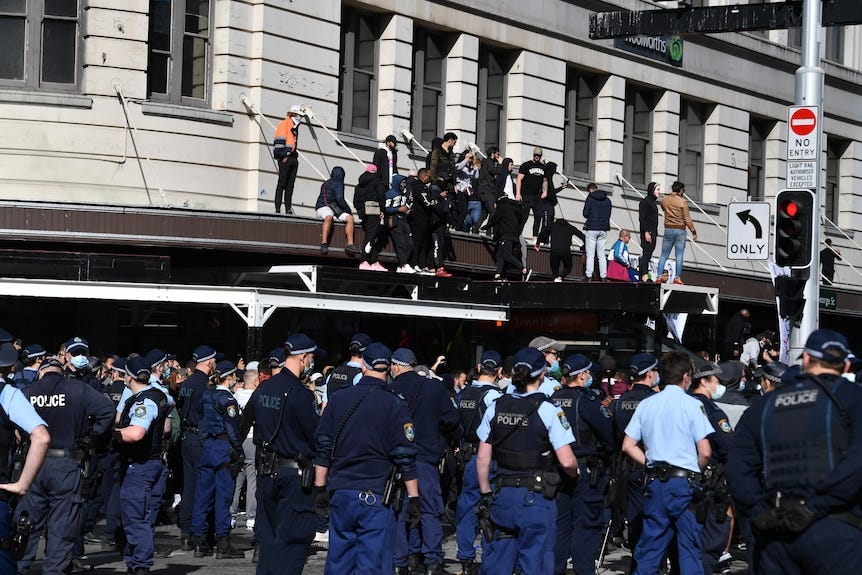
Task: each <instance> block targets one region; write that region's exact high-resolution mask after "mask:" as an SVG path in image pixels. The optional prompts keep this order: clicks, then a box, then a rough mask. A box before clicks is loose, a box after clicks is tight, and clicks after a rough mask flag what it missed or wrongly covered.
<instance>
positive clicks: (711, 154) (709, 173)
mask: <svg viewBox="0 0 862 575" xmlns="http://www.w3.org/2000/svg"><path fill="white" fill-rule="evenodd" d="M703 136H704V142H703V201H704V202H705V203H707V204H720V205H726V204H727V203H728V202H730V201H731V200H732V199H737V200H746V199H747V198H748V142H749V113H748V112H746V111H744V110H738V109H736V108H731V107H729V106H722V105H720V104H719V105H716V106H715V107H714V108H713V110H712V113H711V114H710V115H709V117H708V118H707V119H706V123H705V125H704V132H703Z"/></svg>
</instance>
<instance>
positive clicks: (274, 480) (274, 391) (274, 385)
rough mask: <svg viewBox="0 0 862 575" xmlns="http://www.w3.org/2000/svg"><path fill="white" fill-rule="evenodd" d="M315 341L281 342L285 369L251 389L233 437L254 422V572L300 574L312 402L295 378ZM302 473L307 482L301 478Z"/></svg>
mask: <svg viewBox="0 0 862 575" xmlns="http://www.w3.org/2000/svg"><path fill="white" fill-rule="evenodd" d="M316 349H317V345H316V344H315V343H314V341H313V340H312V339H311V338H310V337H308V336H307V335H305V334H302V333H297V334H294V335H291V336H290V337H289V338H287V341H286V342H285V344H284V352H283V353H285V354H286V359H285V360H284V364H285V368H284V369H283V370H282V371H281V372H279V373H278V374H277V375H275V376H273V377H271V378H270V379H267V380H266V381H264V382H263V383H261V385H260V386H259V387H258V388H257V389H256V390H255V392H254V394H253V395H252V397H251V399H249V401H248V404H246V411H245V413H243V422H242V426H241V429H240V433H239V436H238V437H245V436H246V435H248V431H249V429H250V427H251V426H252V425H254V437H255V442H256V444H257V447H258V449H257V460H258V472H257V478H258V479H257V517H256V518H255V536H256V538H257V542H258V544H259V546H260V557H259V560H258V563H257V573H258V575H270V574H275V573H302V568H303V565H304V564H305V557H306V554H307V553H308V548H309V545H310V544H311V541H312V540H313V539H314V533H315V528H316V526H317V517H316V516H315V514H314V500H313V498H312V492H311V486H312V485H311V484H312V481H311V473H312V461H313V458H314V430H315V428H316V427H317V422H318V420H319V416H318V414H317V409H316V406H317V401H316V399H315V396H314V392H313V391H311V390H309V389H308V388H307V387H305V385H303V383H302V381H301V380H300V377H304V376H305V375H307V374H309V373H311V371H312V370H313V369H314V352H315V350H316ZM303 473H305V477H306V484H305V486H304V487H303V485H302V478H303V475H302V474H303Z"/></svg>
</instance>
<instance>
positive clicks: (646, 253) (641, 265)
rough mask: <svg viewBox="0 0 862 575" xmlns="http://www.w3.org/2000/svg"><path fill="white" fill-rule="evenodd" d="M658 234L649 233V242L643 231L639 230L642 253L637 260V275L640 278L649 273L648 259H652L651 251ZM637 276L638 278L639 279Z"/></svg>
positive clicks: (653, 248)
mask: <svg viewBox="0 0 862 575" xmlns="http://www.w3.org/2000/svg"><path fill="white" fill-rule="evenodd" d="M657 235H658V234H653V233H650V236H651V237H652V241H651V242H647V241H646V237H645V236H644V234H643V232H641V248H642V249H643V254H642V255H641V259H640V261H639V262H638V275H639V276H640V278H642V277H644V276H645V275H646V274H648V273H649V261H650V260H651V259H652V253H653V252H654V251H655V244H656V240H657V239H658V238H657V237H656V236H657ZM640 278H638V280H640Z"/></svg>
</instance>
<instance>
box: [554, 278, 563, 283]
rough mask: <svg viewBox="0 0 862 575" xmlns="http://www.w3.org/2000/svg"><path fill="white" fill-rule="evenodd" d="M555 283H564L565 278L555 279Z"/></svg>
mask: <svg viewBox="0 0 862 575" xmlns="http://www.w3.org/2000/svg"><path fill="white" fill-rule="evenodd" d="M554 283H557V284H559V283H563V278H554Z"/></svg>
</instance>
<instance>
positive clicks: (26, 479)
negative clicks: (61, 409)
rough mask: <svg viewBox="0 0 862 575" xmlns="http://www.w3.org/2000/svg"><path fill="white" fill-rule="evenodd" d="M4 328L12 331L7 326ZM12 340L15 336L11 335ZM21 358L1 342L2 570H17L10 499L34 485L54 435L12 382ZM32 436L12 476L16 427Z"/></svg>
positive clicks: (0, 544) (12, 571)
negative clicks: (11, 545)
mask: <svg viewBox="0 0 862 575" xmlns="http://www.w3.org/2000/svg"><path fill="white" fill-rule="evenodd" d="M0 332H2V333H6V334H8V332H6V331H5V330H3V329H0ZM9 339H10V340H11V339H12V338H11V336H9ZM17 361H18V350H17V349H15V346H13V345H12V344H11V343H10V342H4V343H2V344H0V573H9V574H11V573H15V571H16V566H15V561H14V560H13V559H12V555H11V553H10V548H9V547H8V545H7V544H8V543H10V535H11V533H12V525H11V521H10V519H11V515H12V514H11V513H10V510H9V500H10V498H11V497H13V496H16V495H23V494H25V493H27V491H28V490H29V489H30V487H31V486H32V484H33V482H34V480H35V479H36V476H37V474H38V473H39V471H40V468H41V467H42V464H43V462H44V461H45V453H46V452H47V450H48V446H49V445H50V443H51V436H50V434H49V433H48V428H47V426H46V425H45V421H44V420H42V418H41V417H39V414H38V413H36V410H35V409H34V408H33V406H32V405H30V402H29V401H28V400H27V398H26V397H24V395H23V394H22V393H21V391H20V390H19V389H17V388H15V386H13V385H11V384H10V383H9V380H10V379H11V378H10V375H11V372H12V368H13V366H14V365H15V363H16V362H17ZM16 429H17V430H20V431H21V432H22V433H25V434H29V436H30V449H29V450H28V451H27V459H26V460H25V462H24V466H23V468H22V470H21V474H20V476H19V477H18V479H17V480H16V481H13V477H12V465H11V462H12V453H13V452H14V451H15V442H16V440H15V431H16Z"/></svg>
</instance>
